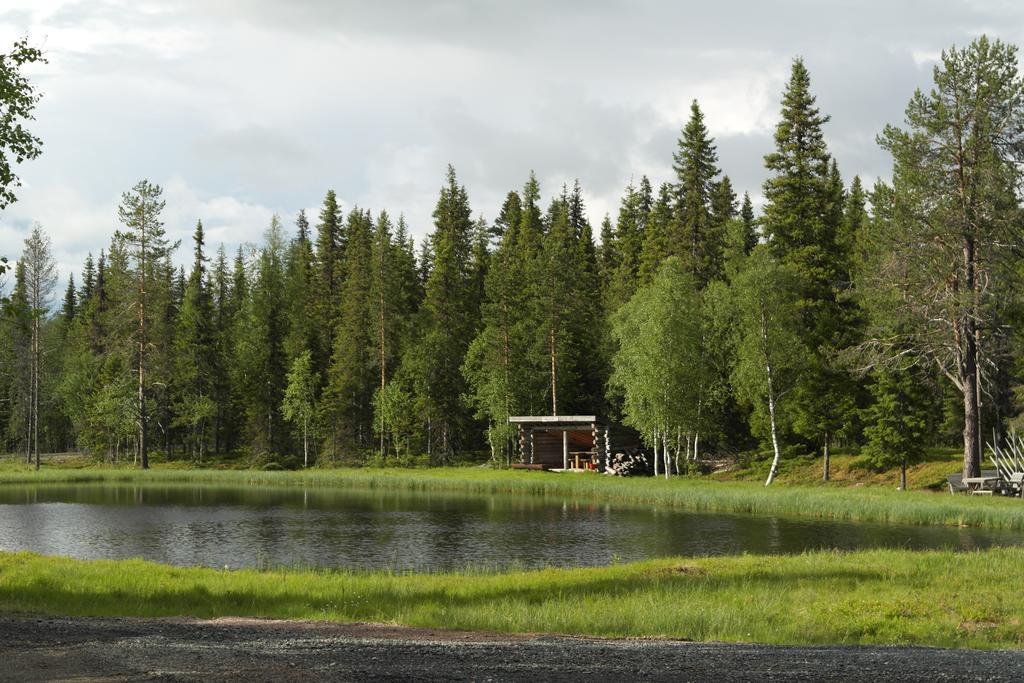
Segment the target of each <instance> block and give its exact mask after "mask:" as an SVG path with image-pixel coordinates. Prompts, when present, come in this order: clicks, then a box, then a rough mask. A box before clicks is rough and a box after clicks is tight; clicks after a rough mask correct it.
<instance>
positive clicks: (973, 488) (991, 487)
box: [963, 475, 1001, 496]
mask: <svg viewBox="0 0 1024 683" xmlns="http://www.w3.org/2000/svg"><path fill="white" fill-rule="evenodd" d="M1000 481H1001V478H1000V477H998V476H990V475H986V476H981V477H964V478H963V482H964V485H965V486H967V488H968V490H969V491H970V493H972V494H974V495H976V496H985V495H992V494H993V493H995V490H996V489H997V488H998V487H999V482H1000Z"/></svg>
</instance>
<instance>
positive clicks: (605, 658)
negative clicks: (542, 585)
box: [0, 616, 1024, 683]
mask: <svg viewBox="0 0 1024 683" xmlns="http://www.w3.org/2000/svg"><path fill="white" fill-rule="evenodd" d="M1022 678H1024V652H979V651H971V650H939V649H931V648H889V647H774V646H771V647H770V646H763V645H731V644H723V643H688V642H679V641H668V640H596V639H581V638H564V637H557V638H556V637H548V636H511V637H510V636H506V635H496V634H487V633H466V632H456V631H435V630H428V629H411V628H401V627H393V626H380V625H373V624H329V623H320V622H283V621H262V620H254V619H216V620H212V621H201V620H195V619H113V618H78V617H75V618H68V617H32V616H14V617H12V616H3V617H0V679H2V680H16V681H52V680H75V681H140V680H166V681H246V683H252V682H254V681H291V680H295V681H301V680H341V681H375V680H476V681H490V680H494V681H503V680H513V681H515V680H529V681H552V680H553V681H569V680H587V681H590V682H593V681H605V680H609V681H633V680H644V681H650V680H673V681H705V680H707V681H754V680H774V681H783V680H788V681H830V680H836V681H872V682H873V683H877V682H878V681H942V680H950V681H952V680H955V681H1011V680H1017V681H1019V680H1021V679H1022Z"/></svg>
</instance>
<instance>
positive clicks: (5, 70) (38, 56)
mask: <svg viewBox="0 0 1024 683" xmlns="http://www.w3.org/2000/svg"><path fill="white" fill-rule="evenodd" d="M36 63H40V64H46V63H47V60H46V57H44V56H43V51H42V50H40V49H39V48H35V47H32V46H30V45H29V44H28V38H27V37H26V38H22V39H20V40H18V41H16V42H15V43H14V46H13V47H12V49H11V51H10V52H9V53H7V54H6V55H0V112H2V115H0V209H3V208H6V207H7V206H8V205H9V204H11V203H12V202H14V201H15V200H16V197H15V196H14V188H16V187H20V186H21V179H20V178H18V176H17V174H16V173H15V172H14V165H15V164H20V163H22V162H24V161H28V160H30V159H35V158H36V157H38V156H39V155H40V153H42V146H43V141H42V140H40V139H39V138H38V137H36V136H35V135H33V134H32V133H31V132H30V131H29V130H28V128H26V127H25V122H26V121H32V120H34V119H35V116H34V115H33V111H34V110H35V107H36V104H38V103H39V100H40V98H41V97H42V94H41V93H39V92H38V91H37V90H36V87H35V85H33V84H32V82H31V81H29V79H28V78H27V77H26V76H25V75H24V74H23V73H22V68H23V67H25V65H28V64H36ZM0 274H2V271H0Z"/></svg>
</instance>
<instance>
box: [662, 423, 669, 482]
mask: <svg viewBox="0 0 1024 683" xmlns="http://www.w3.org/2000/svg"><path fill="white" fill-rule="evenodd" d="M661 457H662V458H663V459H664V462H665V478H666V479H668V478H669V476H670V475H671V474H672V461H671V460H669V457H668V430H667V429H666V430H665V431H663V432H662V433H661Z"/></svg>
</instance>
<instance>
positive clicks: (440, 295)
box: [0, 38, 1024, 480]
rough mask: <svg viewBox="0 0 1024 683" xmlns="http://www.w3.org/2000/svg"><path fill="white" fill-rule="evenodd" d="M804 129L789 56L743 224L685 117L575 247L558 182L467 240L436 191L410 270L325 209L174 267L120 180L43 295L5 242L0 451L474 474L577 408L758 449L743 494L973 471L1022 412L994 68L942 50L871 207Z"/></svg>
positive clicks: (709, 148)
mask: <svg viewBox="0 0 1024 683" xmlns="http://www.w3.org/2000/svg"><path fill="white" fill-rule="evenodd" d="M828 120H829V117H828V115H827V113H824V112H821V111H820V110H819V108H818V106H817V104H816V100H815V96H814V93H813V89H812V86H811V79H810V74H809V73H808V70H807V68H806V67H805V65H804V63H803V62H802V61H801V60H800V59H797V60H795V61H794V62H793V64H792V72H791V75H790V78H789V80H788V83H787V85H786V86H785V90H784V92H783V93H782V99H781V107H780V118H779V121H778V124H777V127H776V130H775V137H774V141H775V148H774V149H773V150H771V151H769V152H768V153H767V154H766V156H765V157H764V164H765V167H766V169H767V171H768V179H767V180H766V182H765V183H764V186H763V188H762V189H763V191H762V193H761V194H762V196H763V204H762V205H761V206H760V207H759V208H758V209H755V206H754V205H753V203H752V202H751V199H750V196H749V193H748V192H742V193H741V191H740V189H739V188H735V187H733V184H732V183H731V182H730V179H729V176H728V175H727V171H728V169H721V168H719V165H718V164H719V161H718V156H717V152H716V146H715V141H714V140H713V139H712V137H711V136H710V134H709V130H708V125H707V123H706V122H705V120H704V115H703V113H702V111H701V108H700V106H699V104H698V103H697V102H696V101H695V102H694V103H693V105H692V107H691V111H690V116H689V119H688V120H687V121H686V122H685V124H684V125H683V127H682V130H681V133H680V137H679V140H678V146H677V148H676V149H675V150H674V151H672V150H666V155H667V154H669V153H672V155H673V156H672V159H673V164H672V169H673V175H672V176H671V177H670V178H666V179H660V180H661V181H660V182H658V180H652V179H650V178H647V177H641V178H639V179H638V180H636V181H635V182H633V183H631V184H630V185H629V186H628V187H626V188H625V191H624V193H623V195H622V200H621V205H620V207H619V209H618V212H617V215H616V216H614V217H612V216H605V217H603V219H600V220H599V221H597V223H596V228H595V223H592V222H591V217H589V216H588V214H587V209H586V206H585V205H584V201H583V192H582V189H581V187H580V185H579V183H578V182H576V183H573V184H571V185H569V184H566V185H562V186H561V187H560V188H559V187H557V186H556V187H555V188H547V189H546V190H545V189H542V186H541V183H540V181H539V180H538V179H537V178H536V177H535V176H534V175H533V174H530V175H529V176H528V177H526V178H525V183H524V185H523V187H522V188H521V189H513V190H510V191H509V192H508V194H507V196H506V198H505V200H504V203H503V204H502V206H501V207H500V210H499V211H497V213H496V215H494V216H493V217H492V218H490V219H485V218H484V217H483V216H480V214H478V213H477V211H476V210H475V207H473V206H471V203H470V198H469V196H468V195H467V192H466V190H465V188H464V187H463V186H462V185H461V184H460V183H459V181H458V178H457V176H456V171H455V169H454V168H451V167H449V169H448V171H447V175H446V176H445V178H444V180H443V183H442V185H441V189H440V192H439V195H438V199H437V205H436V208H435V210H434V214H433V217H434V225H433V230H432V232H431V233H430V234H429V236H428V237H427V238H426V239H425V240H423V241H422V243H421V244H419V245H418V246H416V245H415V244H414V241H413V239H412V238H411V236H410V231H409V227H408V226H407V225H406V223H405V221H404V220H403V218H402V217H401V216H400V215H397V214H392V213H389V212H387V211H383V210H381V211H371V210H368V209H365V208H360V207H351V208H343V207H341V206H340V205H339V203H338V200H337V198H336V195H335V193H334V192H333V191H328V192H327V193H326V196H325V197H324V200H323V205H322V207H321V208H320V210H319V213H318V215H316V216H312V215H311V216H307V215H306V214H305V213H304V212H299V214H298V218H297V220H296V221H295V225H294V226H285V225H283V224H282V222H281V221H280V220H279V219H278V218H276V217H275V218H274V219H273V220H272V221H271V223H270V225H269V226H266V228H265V233H264V235H263V239H262V242H261V243H260V244H259V245H247V246H243V247H241V248H239V249H238V250H237V251H236V252H234V253H227V252H226V251H225V249H224V247H223V246H221V247H219V248H215V247H213V246H212V245H208V244H207V243H206V240H205V235H204V231H203V225H202V222H201V221H199V222H197V223H196V226H195V231H194V235H193V237H192V240H191V242H190V243H188V244H177V243H172V242H170V241H169V240H168V238H167V236H166V234H165V231H164V226H163V223H162V221H161V211H162V209H163V208H164V204H163V200H162V195H161V189H160V187H158V186H156V185H154V184H151V183H149V182H147V181H142V182H139V183H138V184H137V185H135V186H134V187H132V188H131V189H130V190H128V191H127V192H125V193H124V195H123V197H122V200H121V204H120V208H119V212H118V216H117V218H118V219H119V221H120V224H121V227H120V229H119V230H118V231H117V232H116V233H115V234H114V235H113V236H112V237H111V238H110V241H109V243H106V244H98V245H97V249H96V250H95V251H94V252H93V254H91V255H90V256H89V257H88V258H87V259H86V261H85V263H84V264H83V266H82V269H81V272H80V273H76V274H74V275H73V276H71V277H69V278H67V279H66V287H65V286H64V284H63V283H64V280H61V281H58V277H59V276H58V273H57V272H56V268H55V265H54V260H53V257H52V254H51V248H50V243H49V240H48V238H47V236H46V234H45V230H44V228H42V227H39V226H36V227H35V228H34V229H33V230H32V232H31V234H30V235H29V236H28V238H27V239H26V240H25V248H24V252H23V253H22V254H21V256H20V258H18V259H17V261H16V262H14V265H13V267H12V268H11V272H10V273H9V275H10V276H11V277H10V282H9V283H8V285H7V291H8V297H7V299H6V301H5V303H4V304H3V309H4V310H3V318H2V324H3V325H4V333H3V335H2V337H0V373H2V375H3V377H4V381H3V382H2V384H0V448H2V449H3V450H7V451H15V452H20V453H23V454H24V456H25V457H27V458H38V453H39V451H42V452H48V451H65V450H70V449H81V450H84V451H86V452H89V453H91V454H94V455H95V456H96V457H97V458H103V459H107V460H112V461H118V462H123V461H135V462H137V463H139V464H140V465H141V466H142V467H146V466H148V459H149V455H150V453H151V452H153V451H158V452H161V453H164V454H165V455H166V457H167V458H168V459H173V458H180V459H191V460H195V461H202V460H203V459H204V458H208V457H209V456H210V454H213V453H226V452H230V453H242V454H247V455H248V456H250V457H251V458H252V461H253V462H254V463H264V464H269V463H276V464H277V465H280V466H298V465H301V464H307V465H311V464H314V463H321V464H322V463H340V462H354V461H358V462H367V461H369V462H380V461H388V462H414V461H417V460H421V459H424V458H428V459H429V461H430V462H432V463H438V464H443V463H446V462H451V461H452V459H453V458H456V457H465V455H466V454H472V453H475V454H479V457H481V458H483V457H486V456H485V454H489V456H490V457H491V458H492V459H493V460H494V461H496V462H498V463H504V462H508V461H510V460H512V459H515V458H517V457H518V454H517V452H516V447H517V444H516V442H515V440H514V439H513V435H512V433H511V432H510V429H509V426H508V423H507V422H508V421H507V417H508V416H510V415H533V414H549V413H554V414H593V413H598V414H604V415H608V416H609V417H610V418H611V419H614V420H617V421H621V422H622V423H624V424H626V425H629V426H631V427H633V428H635V429H636V430H637V431H638V432H639V433H640V434H641V435H642V437H643V439H644V441H645V443H646V444H647V446H648V447H649V448H651V449H652V450H654V451H655V452H656V453H658V452H660V453H662V454H664V455H666V460H668V459H669V458H668V457H667V455H668V454H670V453H671V454H672V455H673V457H672V460H676V459H679V460H681V461H682V462H689V461H692V460H697V459H699V458H700V457H703V456H704V455H705V454H712V453H715V454H738V453H763V454H765V455H766V457H771V458H772V461H773V465H772V468H771V473H772V474H771V475H770V476H769V480H770V478H771V476H773V475H774V473H775V471H776V468H777V466H778V462H779V459H780V458H782V457H785V456H786V455H787V454H790V453H821V454H822V455H823V456H824V458H825V468H826V469H825V476H826V477H827V458H828V453H829V449H830V448H833V447H837V446H842V447H846V448H851V449H859V450H861V452H863V453H864V454H866V456H867V457H868V459H869V460H870V462H872V463H873V464H874V465H876V466H878V467H888V466H893V465H898V464H899V463H901V462H904V463H906V462H913V461H914V460H915V459H918V458H920V457H922V455H923V453H924V450H925V449H926V448H928V447H930V446H935V445H945V446H953V445H957V446H959V445H960V444H962V445H963V449H964V469H965V472H967V473H977V471H978V469H979V467H980V464H981V459H982V451H983V446H984V443H985V441H987V440H990V439H991V438H993V436H992V435H993V434H1001V433H1003V432H1004V431H1005V430H1007V429H1010V428H1012V427H1013V425H1014V421H1015V419H1016V417H1017V415H1018V413H1019V410H1020V405H1019V401H1018V396H1019V395H1020V392H1021V391H1022V387H1024V385H1022V384H1021V374H1022V371H1024V367H1022V363H1024V348H1022V342H1024V338H1022V336H1021V325H1020V323H1021V321H1022V316H1024V307H1022V304H1024V298H1022V292H1021V288H1020V285H1021V284H1022V283H1024V272H1022V267H1021V263H1022V261H1021V260H1020V255H1021V249H1022V247H1024V240H1022V236H1024V232H1022V227H1024V226H1022V213H1021V208H1020V207H1021V203H1020V194H1021V189H1022V188H1021V180H1022V177H1021V173H1020V170H1021V168H1020V163H1021V161H1024V82H1022V79H1021V77H1020V75H1019V74H1018V70H1017V60H1016V49H1015V48H1014V47H1013V46H1010V45H1007V44H1004V43H1001V42H999V41H993V40H988V39H986V38H980V39H978V40H977V41H975V42H974V43H972V44H971V45H970V46H968V47H966V48H961V49H956V48H954V49H951V50H949V51H947V52H945V53H943V55H942V58H941V60H940V61H939V63H938V65H937V66H936V68H935V71H934V83H933V85H932V87H931V88H930V89H929V90H928V91H919V92H916V93H913V95H912V97H911V99H910V102H909V104H908V106H907V108H906V116H905V121H904V122H903V123H902V124H901V125H900V126H890V127H888V128H886V129H885V130H884V131H883V132H882V133H881V134H880V135H879V138H878V142H879V144H880V145H881V146H882V147H883V148H884V149H885V150H887V151H888V152H889V153H891V155H892V160H893V168H892V175H891V178H889V179H887V180H880V181H878V182H875V183H874V185H873V186H872V187H865V186H864V185H863V184H862V182H861V180H860V179H859V178H858V177H852V178H845V179H844V178H843V176H842V174H841V170H840V167H839V164H838V163H837V160H836V159H835V158H834V157H833V155H832V154H831V153H830V151H829V149H828V145H827V143H826V130H827V123H828ZM552 189H553V192H552V191H551V190H552ZM113 218H114V217H112V219H113ZM595 233H596V234H595ZM181 250H190V251H191V254H192V256H191V258H190V259H188V260H189V261H190V265H188V266H187V267H178V266H175V265H174V264H175V263H176V262H181V261H184V259H181V258H180V257H178V258H179V259H180V261H176V260H175V255H176V254H179V253H180V251H181ZM62 291H63V294H62ZM680 455H681V456H682V457H681V458H679V456H680ZM37 462H38V461H37Z"/></svg>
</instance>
